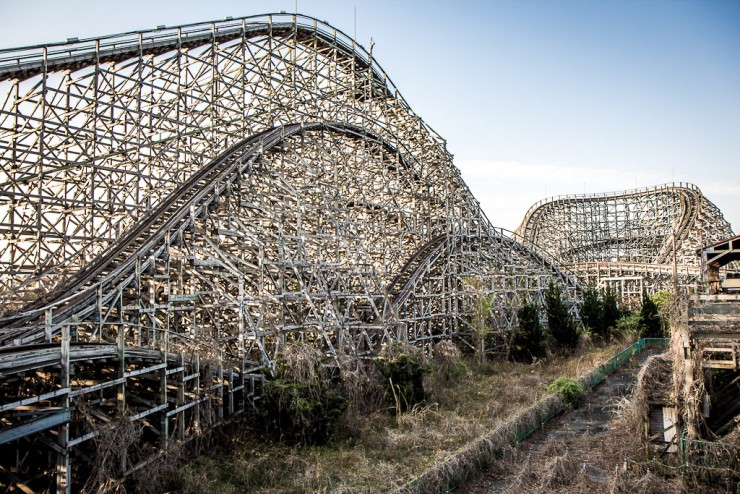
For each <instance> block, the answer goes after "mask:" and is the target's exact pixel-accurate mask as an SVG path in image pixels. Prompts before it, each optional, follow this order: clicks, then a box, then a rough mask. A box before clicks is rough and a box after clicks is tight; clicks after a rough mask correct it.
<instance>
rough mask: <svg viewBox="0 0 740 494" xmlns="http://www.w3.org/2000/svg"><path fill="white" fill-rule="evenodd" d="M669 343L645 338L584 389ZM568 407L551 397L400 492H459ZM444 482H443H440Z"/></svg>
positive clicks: (586, 379)
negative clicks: (498, 458)
mask: <svg viewBox="0 0 740 494" xmlns="http://www.w3.org/2000/svg"><path fill="white" fill-rule="evenodd" d="M667 346H668V338H643V339H641V340H639V341H637V342H636V343H634V344H633V345H630V346H628V347H627V348H625V349H624V350H622V351H621V352H619V353H618V354H616V355H615V356H614V357H612V358H610V359H609V360H607V361H606V362H604V363H603V364H601V365H600V366H598V367H597V368H596V369H594V370H592V371H591V372H589V373H587V374H586V375H584V376H582V377H580V378H579V379H578V380H579V382H580V383H581V386H583V389H584V390H590V389H592V388H593V387H594V386H596V385H597V384H599V383H600V382H601V381H603V380H604V379H605V378H606V377H607V376H608V375H610V374H611V373H612V372H614V371H615V370H616V369H618V368H619V367H621V366H622V365H624V364H625V363H626V362H627V361H629V359H630V358H632V357H633V356H635V355H637V354H639V353H640V352H642V351H643V350H647V349H650V350H652V349H659V350H662V349H665V348H667ZM564 409H565V406H564V405H563V402H562V400H561V399H560V398H559V397H558V396H548V397H547V398H544V399H542V400H540V401H539V402H537V403H535V404H534V405H532V406H531V407H529V408H528V409H526V410H524V411H523V412H521V413H520V414H519V415H517V416H515V417H513V418H512V419H511V420H509V421H507V422H506V423H505V424H503V425H502V426H499V427H497V428H496V429H495V430H493V431H492V432H491V433H489V434H488V435H487V436H485V437H482V438H480V439H479V440H478V441H474V442H473V443H471V444H468V445H467V446H465V447H463V448H462V449H461V450H459V451H458V452H457V453H456V454H455V455H453V457H452V458H448V459H447V460H446V461H442V462H440V463H437V464H436V465H434V466H432V467H430V468H429V469H427V470H426V471H425V472H424V473H422V474H421V475H420V476H419V477H417V478H416V479H414V480H412V481H411V482H409V483H408V484H406V485H405V486H403V487H401V488H400V489H398V492H404V493H405V492H409V493H421V492H439V491H447V492H452V491H455V490H456V489H457V487H459V484H460V483H462V482H465V481H467V480H469V479H471V478H472V477H473V475H475V474H476V473H477V472H479V471H481V470H482V469H483V468H484V467H485V466H486V465H487V464H488V463H490V462H491V461H492V460H493V459H494V458H496V457H499V456H501V454H502V453H503V451H504V450H505V448H506V447H507V446H508V445H510V444H517V443H519V442H521V441H523V440H524V439H526V438H527V437H529V436H530V435H532V434H533V433H534V432H535V431H537V430H538V429H539V428H541V427H542V426H543V425H544V424H545V423H547V422H548V421H549V420H550V419H552V418H553V417H555V416H556V415H558V414H560V413H561V412H562V411H563V410H564ZM442 479H445V480H442ZM440 482H443V485H440Z"/></svg>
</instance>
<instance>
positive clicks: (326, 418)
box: [263, 379, 347, 444]
mask: <svg viewBox="0 0 740 494" xmlns="http://www.w3.org/2000/svg"><path fill="white" fill-rule="evenodd" d="M263 400H264V402H263V403H264V407H263V408H264V410H265V417H264V418H265V422H266V423H265V426H266V430H267V431H268V433H271V434H273V435H274V436H275V437H276V439H278V440H281V441H287V442H294V443H301V444H324V443H326V442H327V440H328V439H329V437H330V436H331V433H332V432H333V430H334V426H335V424H336V422H337V420H338V419H339V417H340V416H341V415H342V414H343V413H344V411H345V410H346V409H347V399H346V398H344V397H343V396H342V395H341V394H339V393H337V392H334V391H331V390H329V389H328V386H327V385H326V384H324V383H296V382H290V381H287V380H285V379H273V380H270V381H267V382H266V383H265V388H264V393H263Z"/></svg>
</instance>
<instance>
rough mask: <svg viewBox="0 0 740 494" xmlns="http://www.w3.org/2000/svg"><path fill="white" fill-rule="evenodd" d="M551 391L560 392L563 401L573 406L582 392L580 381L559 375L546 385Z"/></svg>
mask: <svg viewBox="0 0 740 494" xmlns="http://www.w3.org/2000/svg"><path fill="white" fill-rule="evenodd" d="M547 389H548V391H550V392H551V393H560V394H561V395H562V397H563V403H565V404H566V405H569V406H574V405H575V404H577V403H578V400H579V399H580V397H581V395H582V394H583V386H581V383H579V382H578V381H576V380H575V379H572V378H570V377H564V376H563V377H559V378H557V379H556V380H555V381H554V382H552V383H551V384H550V386H548V388H547Z"/></svg>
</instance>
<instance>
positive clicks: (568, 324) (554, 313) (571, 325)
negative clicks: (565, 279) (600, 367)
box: [545, 281, 579, 351]
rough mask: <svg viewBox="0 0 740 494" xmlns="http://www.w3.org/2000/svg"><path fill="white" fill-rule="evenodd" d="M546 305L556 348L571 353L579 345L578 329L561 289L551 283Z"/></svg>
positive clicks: (546, 295)
mask: <svg viewBox="0 0 740 494" xmlns="http://www.w3.org/2000/svg"><path fill="white" fill-rule="evenodd" d="M545 305H546V306H547V307H546V308H547V326H548V328H549V330H550V335H551V336H552V338H553V340H554V343H555V347H556V348H557V349H564V350H566V351H571V350H573V349H575V347H576V345H577V344H578V336H579V334H578V328H577V327H576V323H575V321H574V320H573V316H572V315H570V313H568V309H567V307H566V306H565V304H564V303H563V299H562V296H561V292H560V287H559V286H558V285H556V284H555V283H553V282H552V281H550V286H549V287H548V288H547V291H546V292H545Z"/></svg>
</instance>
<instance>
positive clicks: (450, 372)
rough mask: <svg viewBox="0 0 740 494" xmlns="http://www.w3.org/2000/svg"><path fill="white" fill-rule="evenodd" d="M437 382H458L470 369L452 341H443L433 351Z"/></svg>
mask: <svg viewBox="0 0 740 494" xmlns="http://www.w3.org/2000/svg"><path fill="white" fill-rule="evenodd" d="M432 363H433V365H434V376H435V380H436V381H439V382H442V383H449V382H453V381H457V380H458V379H460V378H462V377H464V376H466V375H467V374H468V373H469V372H470V369H469V368H468V366H467V365H466V364H465V362H463V360H462V352H460V349H459V348H458V347H457V346H455V344H454V343H453V342H451V341H450V340H442V341H440V342H438V343H437V344H435V345H434V347H433V349H432Z"/></svg>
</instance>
